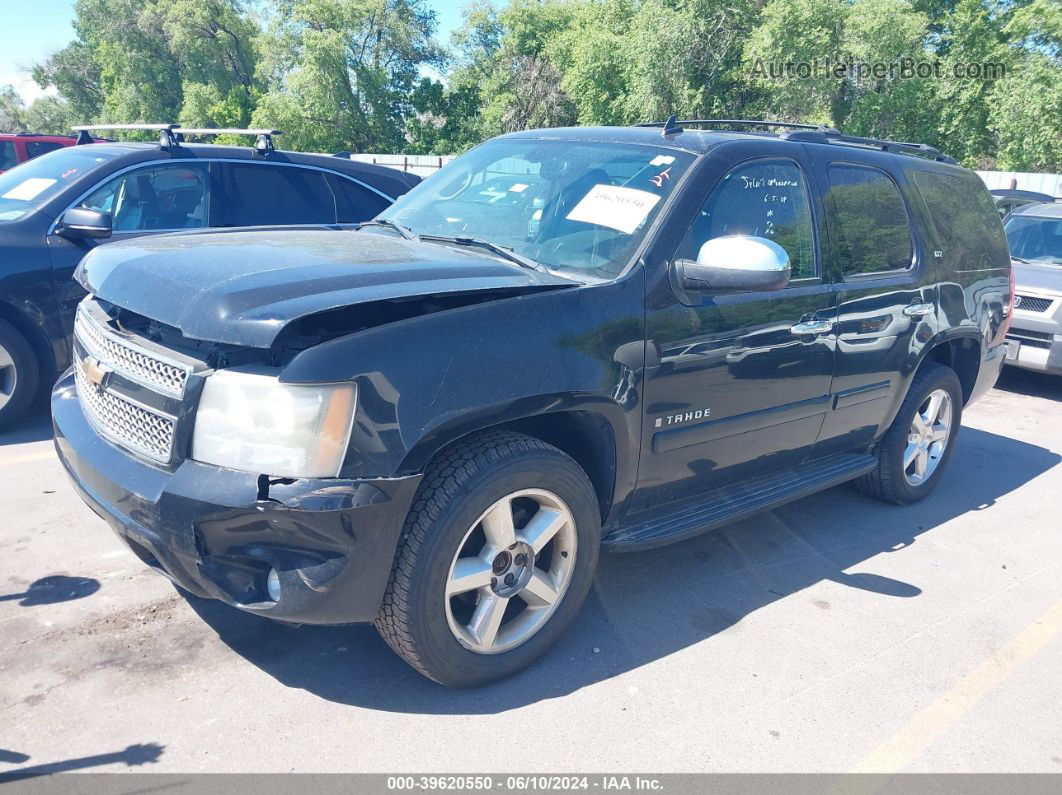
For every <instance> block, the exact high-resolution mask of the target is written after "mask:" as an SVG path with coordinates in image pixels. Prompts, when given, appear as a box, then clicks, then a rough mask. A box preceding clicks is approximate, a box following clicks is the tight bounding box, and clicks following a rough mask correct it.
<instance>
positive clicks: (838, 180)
mask: <svg viewBox="0 0 1062 795" xmlns="http://www.w3.org/2000/svg"><path fill="white" fill-rule="evenodd" d="M827 174H828V178H829V183H830V188H829V193H828V194H827V197H826V211H827V213H828V215H829V225H830V231H831V233H832V236H833V254H834V258H835V260H836V262H837V264H838V265H839V267H840V269H841V272H842V273H843V274H844V275H845V276H854V275H858V274H861V273H881V272H883V271H897V270H905V269H907V268H909V267H911V258H912V256H913V247H912V244H911V227H910V225H909V223H908V221H907V210H906V209H905V207H904V204H903V199H902V198H900V192H899V190H897V188H896V184H895V183H894V182H893V181H892V180H891V179H890V178H889V177H888V176H887V175H886V174H885V172H883V171H879V170H878V169H876V168H868V167H866V166H855V165H832V166H830V167H829V168H828V169H827Z"/></svg>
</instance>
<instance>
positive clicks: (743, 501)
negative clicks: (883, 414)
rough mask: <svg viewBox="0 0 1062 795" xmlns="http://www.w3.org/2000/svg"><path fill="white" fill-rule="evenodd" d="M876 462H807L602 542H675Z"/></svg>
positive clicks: (631, 545) (628, 546) (621, 545)
mask: <svg viewBox="0 0 1062 795" xmlns="http://www.w3.org/2000/svg"><path fill="white" fill-rule="evenodd" d="M876 464H877V459H875V458H874V457H873V456H871V455H868V454H866V453H842V454H838V455H831V456H827V457H825V458H820V459H817V460H815V461H808V462H807V463H805V464H801V465H799V466H797V467H795V468H793V469H788V470H786V471H784V472H781V473H776V474H772V475H766V476H763V477H758V478H754V479H752V480H746V481H742V482H740V483H734V484H731V485H729V486H725V487H723V488H720V489H716V490H714V491H710V492H707V493H706V494H705V495H704V500H703V501H702V502H700V503H698V504H697V505H695V506H694V507H693V508H688V509H686V510H684V511H683V512H681V513H678V514H673V515H671V516H668V517H666V518H665V519H663V520H657V521H654V522H648V523H645V524H639V525H633V526H631V527H621V528H618V529H616V530H613V531H612V532H611V533H609V534H608V535H607V536H605V537H604V538H603V539H602V544H604V546H605V547H607V548H609V549H611V550H613V551H617V552H619V551H624V552H625V551H627V550H635V549H648V548H650V547H658V546H663V545H664V544H672V543H674V542H676V541H682V540H683V539H686V538H690V537H691V536H695V535H699V534H700V533H703V532H706V531H708V530H714V529H715V528H717V527H720V526H722V525H724V524H729V523H730V522H733V521H735V520H737V519H743V518H745V517H746V516H751V515H752V514H755V513H759V512H760V511H766V510H769V509H771V508H777V507H778V506H779V505H784V504H785V503H787V502H791V501H792V500H799V499H800V498H801V497H807V496H808V495H809V494H814V493H815V492H817V491H822V490H823V489H828V488H830V487H832V486H837V485H840V484H841V483H844V482H846V481H849V480H853V479H855V478H857V477H859V476H860V475H865V474H866V473H867V472H869V471H870V470H872V469H873V468H874V466H875V465H876Z"/></svg>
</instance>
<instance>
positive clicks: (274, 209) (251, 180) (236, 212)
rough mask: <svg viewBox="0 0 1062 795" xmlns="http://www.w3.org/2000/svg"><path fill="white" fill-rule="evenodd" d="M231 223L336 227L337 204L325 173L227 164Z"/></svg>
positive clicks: (291, 168) (290, 167)
mask: <svg viewBox="0 0 1062 795" xmlns="http://www.w3.org/2000/svg"><path fill="white" fill-rule="evenodd" d="M226 169H227V171H228V180H227V186H228V202H227V203H228V205H229V208H228V222H229V223H230V224H232V225H234V226H259V225H265V226H274V225H282V224H334V223H335V222H336V201H335V198H334V196H333V195H332V190H331V188H329V187H328V182H327V180H326V179H325V174H324V172H322V171H315V170H313V169H309V168H297V167H293V166H269V165H257V164H255V165H252V164H247V165H242V164H227V165H226Z"/></svg>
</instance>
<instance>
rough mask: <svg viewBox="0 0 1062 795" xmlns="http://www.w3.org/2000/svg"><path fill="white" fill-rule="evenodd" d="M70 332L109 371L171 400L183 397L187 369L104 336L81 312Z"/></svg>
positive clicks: (186, 380)
mask: <svg viewBox="0 0 1062 795" xmlns="http://www.w3.org/2000/svg"><path fill="white" fill-rule="evenodd" d="M74 333H75V334H76V335H77V338H78V340H79V341H80V342H81V344H82V345H83V346H84V347H85V349H86V350H87V351H88V352H89V353H91V354H92V355H93V356H95V357H96V358H98V359H99V360H100V361H102V362H104V363H105V364H107V365H108V366H109V367H111V368H112V369H114V370H116V371H118V372H120V373H122V374H123V375H127V376H129V377H130V378H133V379H134V380H137V381H140V382H141V383H144V384H147V385H149V386H153V387H157V388H158V389H159V390H160V391H162V392H165V393H167V394H170V395H173V396H175V397H180V396H181V395H183V394H184V387H185V384H186V383H187V382H188V373H189V370H188V368H185V367H180V366H178V365H175V364H171V363H169V362H165V361H163V360H162V359H159V358H157V357H154V356H151V355H150V354H148V353H146V352H145V351H141V350H139V349H137V348H134V347H133V346H131V345H127V344H125V343H124V342H122V341H121V340H118V339H115V338H114V337H111V336H108V335H105V334H104V333H103V332H102V331H101V330H100V329H99V328H98V327H97V326H96V325H95V324H94V323H93V322H92V321H91V320H89V319H88V318H87V317H86V316H85V314H84V313H83V312H78V313H77V319H76V321H75V324H74Z"/></svg>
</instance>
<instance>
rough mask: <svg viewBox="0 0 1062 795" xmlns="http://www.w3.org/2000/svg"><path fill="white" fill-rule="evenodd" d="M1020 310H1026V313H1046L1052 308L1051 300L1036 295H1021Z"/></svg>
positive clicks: (1019, 300) (1019, 299) (1019, 297)
mask: <svg viewBox="0 0 1062 795" xmlns="http://www.w3.org/2000/svg"><path fill="white" fill-rule="evenodd" d="M1017 298H1018V309H1024V310H1025V311H1026V312H1046V311H1047V310H1048V309H1050V308H1051V303H1052V301H1051V299H1050V298H1040V297H1039V296H1036V295H1019V296H1017Z"/></svg>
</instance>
